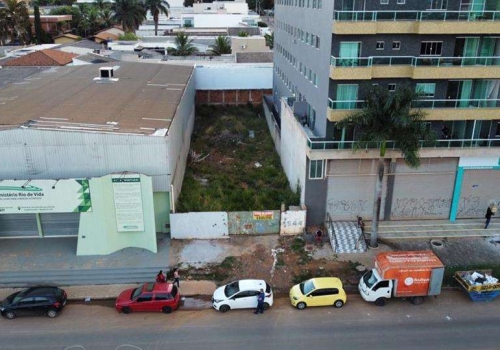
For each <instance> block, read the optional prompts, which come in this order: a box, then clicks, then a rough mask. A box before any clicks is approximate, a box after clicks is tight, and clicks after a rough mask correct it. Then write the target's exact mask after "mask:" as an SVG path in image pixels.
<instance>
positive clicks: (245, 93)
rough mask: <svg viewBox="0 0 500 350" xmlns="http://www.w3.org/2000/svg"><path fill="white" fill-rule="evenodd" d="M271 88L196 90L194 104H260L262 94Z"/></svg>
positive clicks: (265, 93)
mask: <svg viewBox="0 0 500 350" xmlns="http://www.w3.org/2000/svg"><path fill="white" fill-rule="evenodd" d="M270 93H272V90H267V89H262V90H257V89H255V90H196V104H202V105H203V104H205V105H246V104H247V103H252V104H254V105H257V104H261V103H262V98H263V96H264V95H269V94H270Z"/></svg>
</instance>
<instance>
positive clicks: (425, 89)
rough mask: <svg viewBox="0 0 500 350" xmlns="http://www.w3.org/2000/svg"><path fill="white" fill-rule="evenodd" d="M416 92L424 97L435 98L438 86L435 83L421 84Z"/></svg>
mask: <svg viewBox="0 0 500 350" xmlns="http://www.w3.org/2000/svg"><path fill="white" fill-rule="evenodd" d="M415 91H416V92H417V93H418V94H420V96H422V97H434V93H435V91H436V84H434V83H425V84H424V83H419V84H417V87H416V88H415Z"/></svg>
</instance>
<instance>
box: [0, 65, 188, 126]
mask: <svg viewBox="0 0 500 350" xmlns="http://www.w3.org/2000/svg"><path fill="white" fill-rule="evenodd" d="M114 64H116V65H115V66H114V67H113V68H114V75H113V77H114V79H100V80H99V79H97V80H96V79H94V78H98V77H99V68H102V67H107V66H110V63H107V64H104V65H101V64H99V65H83V66H72V67H68V66H66V67H54V68H52V69H49V70H45V71H44V72H42V73H39V74H36V75H34V76H30V77H29V78H27V79H23V80H22V81H18V82H16V83H12V84H9V85H7V86H5V87H4V88H3V89H0V130H1V129H5V128H15V127H27V128H38V129H50V130H70V131H82V132H107V133H132V134H144V135H152V134H155V135H164V134H165V133H166V131H167V130H168V128H169V126H170V123H171V121H172V118H173V117H174V115H175V112H176V109H177V106H178V104H179V102H180V100H181V97H182V95H183V93H184V90H185V87H186V84H187V83H188V81H189V79H190V77H191V75H192V73H193V67H190V66H179V65H175V66H174V65H165V64H148V63H133V62H119V63H118V62H117V63H114Z"/></svg>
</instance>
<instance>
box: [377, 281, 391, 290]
mask: <svg viewBox="0 0 500 350" xmlns="http://www.w3.org/2000/svg"><path fill="white" fill-rule="evenodd" d="M388 287H389V281H380V282H379V283H377V285H376V286H375V287H373V291H376V290H378V289H379V288H388Z"/></svg>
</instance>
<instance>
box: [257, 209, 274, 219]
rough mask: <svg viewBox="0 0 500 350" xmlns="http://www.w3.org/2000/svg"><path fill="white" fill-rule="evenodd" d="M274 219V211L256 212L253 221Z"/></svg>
mask: <svg viewBox="0 0 500 350" xmlns="http://www.w3.org/2000/svg"><path fill="white" fill-rule="evenodd" d="M273 218H274V215H273V212H272V211H254V212H253V219H254V220H272V219H273Z"/></svg>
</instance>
